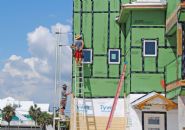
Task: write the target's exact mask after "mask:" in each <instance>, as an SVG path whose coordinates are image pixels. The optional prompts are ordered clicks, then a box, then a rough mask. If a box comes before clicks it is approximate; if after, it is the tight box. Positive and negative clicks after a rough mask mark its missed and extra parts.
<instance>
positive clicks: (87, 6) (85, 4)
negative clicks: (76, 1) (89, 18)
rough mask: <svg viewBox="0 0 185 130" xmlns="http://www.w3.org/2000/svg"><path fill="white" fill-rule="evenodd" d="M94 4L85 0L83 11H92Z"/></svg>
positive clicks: (89, 0)
mask: <svg viewBox="0 0 185 130" xmlns="http://www.w3.org/2000/svg"><path fill="white" fill-rule="evenodd" d="M91 6H92V2H91V0H83V11H91V10H92V9H91Z"/></svg>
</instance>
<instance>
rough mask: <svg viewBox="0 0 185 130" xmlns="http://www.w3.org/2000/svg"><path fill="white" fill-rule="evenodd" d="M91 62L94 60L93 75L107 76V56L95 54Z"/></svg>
mask: <svg viewBox="0 0 185 130" xmlns="http://www.w3.org/2000/svg"><path fill="white" fill-rule="evenodd" d="M93 62H94V69H93V76H96V77H107V58H106V57H96V56H95V57H94V61H93Z"/></svg>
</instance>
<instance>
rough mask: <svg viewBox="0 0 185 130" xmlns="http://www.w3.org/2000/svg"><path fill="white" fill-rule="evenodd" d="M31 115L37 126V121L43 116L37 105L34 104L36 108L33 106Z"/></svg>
mask: <svg viewBox="0 0 185 130" xmlns="http://www.w3.org/2000/svg"><path fill="white" fill-rule="evenodd" d="M29 114H30V116H31V117H32V118H33V120H34V121H35V125H36V123H37V119H38V117H39V116H40V114H41V110H40V108H39V107H37V105H36V104H34V106H31V107H30V109H29Z"/></svg>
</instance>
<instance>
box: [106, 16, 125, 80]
mask: <svg viewBox="0 0 185 130" xmlns="http://www.w3.org/2000/svg"><path fill="white" fill-rule="evenodd" d="M116 16H117V14H115V13H114V14H111V15H110V48H112V49H114V48H117V49H120V44H119V26H118V24H117V23H116V22H115V17H116ZM122 49H123V50H124V47H123V48H122ZM120 50H121V49H120ZM119 71H120V70H119V65H110V66H109V72H110V75H111V77H118V76H119Z"/></svg>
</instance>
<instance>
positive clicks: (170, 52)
mask: <svg viewBox="0 0 185 130" xmlns="http://www.w3.org/2000/svg"><path fill="white" fill-rule="evenodd" d="M175 50H176V49H172V48H168V49H166V48H159V52H158V55H159V59H158V61H159V68H158V70H159V71H164V66H165V65H167V64H168V63H170V62H171V61H172V60H174V59H176V53H175ZM166 56H168V57H170V58H166Z"/></svg>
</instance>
